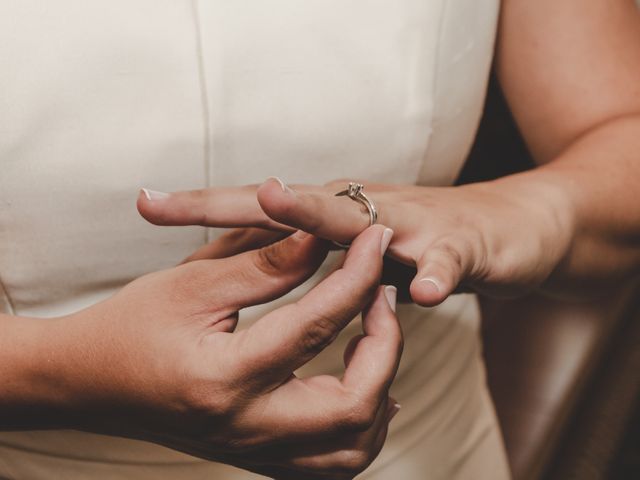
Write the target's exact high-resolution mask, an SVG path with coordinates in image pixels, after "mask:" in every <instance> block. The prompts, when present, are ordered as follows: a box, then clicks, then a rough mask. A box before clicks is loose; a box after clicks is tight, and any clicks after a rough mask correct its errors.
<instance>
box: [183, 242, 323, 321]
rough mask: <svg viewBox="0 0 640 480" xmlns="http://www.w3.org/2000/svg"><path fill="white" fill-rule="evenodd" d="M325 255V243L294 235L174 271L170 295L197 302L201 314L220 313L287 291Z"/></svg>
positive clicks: (317, 265) (307, 274) (280, 294)
mask: <svg viewBox="0 0 640 480" xmlns="http://www.w3.org/2000/svg"><path fill="white" fill-rule="evenodd" d="M327 253H328V245H327V242H325V241H323V240H320V239H318V238H316V237H313V236H312V235H309V234H306V233H304V232H298V233H296V234H294V235H291V236H289V237H287V238H285V239H284V240H281V241H280V242H277V243H274V244H273V245H269V246H267V247H263V248H261V249H258V250H251V251H249V252H245V253H241V254H239V255H235V256H233V257H230V258H225V259H220V260H197V261H193V262H190V263H186V264H184V265H180V266H178V267H176V268H175V272H176V276H177V278H176V294H178V295H182V296H184V297H185V298H188V299H190V300H193V299H194V297H195V298H196V299H199V301H200V302H201V304H202V305H200V307H199V308H200V309H202V311H203V312H207V311H215V312H216V313H218V314H220V315H225V314H228V313H231V312H234V311H237V310H239V309H240V308H243V307H247V306H250V305H257V304H260V303H265V302H268V301H270V300H273V299H275V298H279V297H280V296H282V295H284V294H285V293H287V292H289V291H290V290H291V289H293V288H295V287H296V286H298V285H300V284H301V283H302V282H304V281H305V280H307V279H308V278H309V277H310V276H311V275H312V274H313V273H314V272H315V271H316V270H317V268H318V267H319V266H320V264H321V263H322V262H323V260H324V259H325V257H326V255H327Z"/></svg>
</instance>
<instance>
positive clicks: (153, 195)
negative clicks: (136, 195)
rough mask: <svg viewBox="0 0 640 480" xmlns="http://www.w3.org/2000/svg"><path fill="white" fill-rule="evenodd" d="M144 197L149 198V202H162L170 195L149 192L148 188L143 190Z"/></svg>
mask: <svg viewBox="0 0 640 480" xmlns="http://www.w3.org/2000/svg"><path fill="white" fill-rule="evenodd" d="M142 191H143V193H144V196H145V197H147V200H151V201H153V200H162V199H164V198H167V197H169V194H168V193H165V192H158V191H156V190H149V189H148V188H143V189H142Z"/></svg>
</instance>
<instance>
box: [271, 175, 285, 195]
mask: <svg viewBox="0 0 640 480" xmlns="http://www.w3.org/2000/svg"><path fill="white" fill-rule="evenodd" d="M267 180H275V181H276V182H278V183H279V184H280V188H282V191H283V192H285V193H289V192H290V191H291V189H290V188H289V187H287V185H286V183H284V182H283V181H282V180H280V179H279V178H278V177H269V178H267Z"/></svg>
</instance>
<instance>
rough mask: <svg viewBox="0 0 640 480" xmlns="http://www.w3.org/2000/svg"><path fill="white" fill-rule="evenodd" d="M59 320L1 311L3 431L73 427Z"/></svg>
mask: <svg viewBox="0 0 640 480" xmlns="http://www.w3.org/2000/svg"><path fill="white" fill-rule="evenodd" d="M57 322H58V320H41V319H33V318H24V317H17V316H12V315H3V314H0V331H1V332H2V334H1V335H0V383H1V384H2V388H1V389H0V430H23V429H47V428H70V427H71V426H72V423H73V421H72V418H71V417H72V412H71V411H70V410H69V409H68V408H67V407H66V406H65V403H64V395H63V392H62V387H61V383H62V382H60V380H61V379H62V378H63V376H62V372H59V371H57V370H58V367H59V362H58V358H59V356H60V355H62V354H63V352H60V347H59V345H60V342H59V338H58V337H59V333H58V332H59V330H60V329H59V328H57V327H58V325H57Z"/></svg>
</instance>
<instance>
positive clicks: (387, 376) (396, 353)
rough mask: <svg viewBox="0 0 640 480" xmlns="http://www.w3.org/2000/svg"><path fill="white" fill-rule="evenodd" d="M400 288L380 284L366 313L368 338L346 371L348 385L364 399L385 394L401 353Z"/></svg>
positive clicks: (363, 322) (359, 346)
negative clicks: (398, 294) (397, 299)
mask: <svg viewBox="0 0 640 480" xmlns="http://www.w3.org/2000/svg"><path fill="white" fill-rule="evenodd" d="M396 294H397V290H396V288H395V287H392V286H381V287H379V288H378V290H377V292H376V296H375V297H374V299H373V301H372V303H371V305H370V306H369V308H368V310H367V312H366V313H365V314H364V316H363V320H362V325H363V330H364V334H365V337H364V338H362V339H361V340H360V341H358V343H357V345H356V346H355V349H354V352H353V354H352V356H351V358H350V361H349V363H348V365H347V368H346V370H345V373H344V376H343V379H342V383H343V384H344V386H345V388H346V389H347V390H348V391H350V392H352V393H353V394H356V395H358V396H360V398H362V401H363V402H366V401H372V400H371V399H376V398H377V399H382V398H383V397H386V395H387V391H388V389H389V386H390V385H391V382H392V381H393V379H394V377H395V375H396V372H397V370H398V364H399V363H400V356H401V355H402V347H403V339H402V330H401V329H400V324H399V323H398V319H397V318H396V315H395V306H396Z"/></svg>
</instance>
